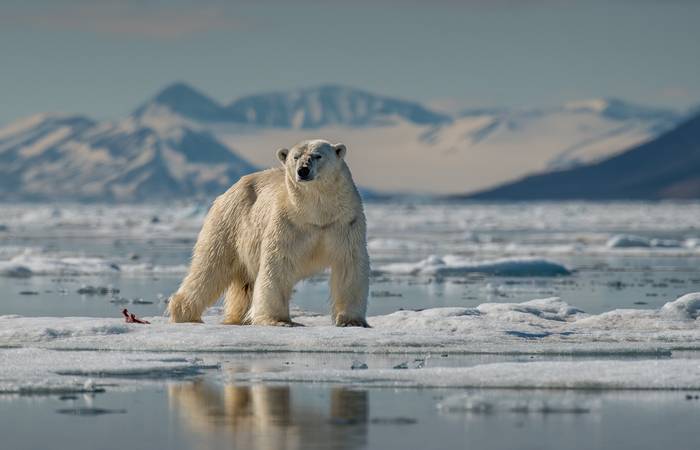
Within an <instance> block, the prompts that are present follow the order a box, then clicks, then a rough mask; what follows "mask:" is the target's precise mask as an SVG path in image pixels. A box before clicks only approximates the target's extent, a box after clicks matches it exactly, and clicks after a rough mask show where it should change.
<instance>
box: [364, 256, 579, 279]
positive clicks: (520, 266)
mask: <svg viewBox="0 0 700 450" xmlns="http://www.w3.org/2000/svg"><path fill="white" fill-rule="evenodd" d="M377 271H379V272H385V273H393V274H404V275H437V276H448V277H449V276H460V275H464V274H467V273H485V274H491V275H500V276H511V277H513V276H543V277H551V276H559V275H570V274H571V271H570V270H569V269H567V268H566V266H564V265H562V264H559V263H557V262H553V261H549V260H547V259H542V258H502V259H496V260H493V261H482V262H475V261H471V260H468V259H466V258H463V257H460V256H456V255H445V256H443V257H439V256H435V255H431V256H429V257H428V258H426V259H424V260H421V261H418V262H416V263H393V264H387V265H383V266H380V267H379V268H378V269H377Z"/></svg>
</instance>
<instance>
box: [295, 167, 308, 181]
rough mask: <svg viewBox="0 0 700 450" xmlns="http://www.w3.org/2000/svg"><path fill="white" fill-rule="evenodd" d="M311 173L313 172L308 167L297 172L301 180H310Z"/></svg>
mask: <svg viewBox="0 0 700 450" xmlns="http://www.w3.org/2000/svg"><path fill="white" fill-rule="evenodd" d="M309 173H311V171H310V170H309V168H308V167H300V168H299V170H297V175H299V179H300V180H308V179H309Z"/></svg>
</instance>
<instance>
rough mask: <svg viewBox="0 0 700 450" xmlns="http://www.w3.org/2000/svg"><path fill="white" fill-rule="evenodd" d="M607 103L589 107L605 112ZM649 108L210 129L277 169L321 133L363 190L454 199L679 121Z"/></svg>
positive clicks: (583, 160)
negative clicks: (344, 148) (296, 146)
mask: <svg viewBox="0 0 700 450" xmlns="http://www.w3.org/2000/svg"><path fill="white" fill-rule="evenodd" d="M608 102H609V101H606V100H601V101H598V100H596V101H591V102H590V103H592V104H593V105H596V106H598V107H599V108H600V107H603V106H604V105H608ZM628 105H629V104H628ZM606 107H607V106H604V108H606ZM604 108H602V109H603V110H604ZM631 108H632V106H628V109H631ZM646 109H648V108H644V107H640V109H639V114H632V113H631V112H630V113H629V114H628V116H627V117H626V118H624V119H621V118H611V117H608V114H607V113H605V112H601V109H596V108H590V107H588V108H584V107H582V105H573V106H572V105H564V106H557V107H551V108H538V109H522V110H521V109H510V110H509V109H500V110H483V109H482V110H478V111H474V110H473V111H470V112H464V113H463V114H461V115H459V116H457V117H455V118H454V119H453V120H452V121H451V122H450V123H447V124H442V125H435V126H433V125H416V124H414V123H411V122H408V121H405V120H397V121H396V122H395V123H394V124H392V125H386V126H382V127H372V126H362V127H349V126H339V125H333V126H324V127H322V128H318V129H315V130H314V131H313V132H310V131H309V130H307V129H284V128H257V129H254V130H246V129H241V128H240V127H239V128H235V129H229V130H227V129H225V128H223V127H211V128H210V129H212V131H214V132H215V133H216V134H217V136H218V137H219V139H221V140H222V141H223V142H225V143H227V144H228V145H230V146H232V147H235V148H236V149H237V150H238V151H239V152H240V153H241V154H242V155H243V156H244V157H246V158H248V159H249V160H250V161H251V162H253V163H254V164H257V165H261V166H267V165H272V164H276V161H275V159H274V149H276V148H278V147H281V146H287V145H291V144H292V143H294V142H296V141H298V140H301V139H308V138H309V137H317V136H318V137H323V138H326V139H329V140H333V141H340V142H344V143H346V144H347V145H348V147H349V151H348V161H349V163H350V167H351V168H352V170H353V175H354V176H355V178H356V180H357V182H358V183H360V184H362V185H364V186H369V187H372V188H375V189H378V190H380V191H385V192H413V193H432V194H454V193H460V192H465V191H477V190H483V189H486V188H490V187H493V186H497V185H500V184H503V183H506V182H510V181H513V180H516V179H518V178H521V177H523V176H526V175H530V174H532V173H541V172H544V171H550V170H553V169H564V168H571V167H576V166H579V165H583V164H588V163H592V162H596V161H599V160H601V159H605V158H606V157H609V156H612V155H615V154H618V153H619V152H620V151H623V150H624V149H626V148H629V147H632V146H635V145H638V144H640V143H642V142H646V141H648V140H650V139H653V138H654V137H656V136H657V135H658V133H659V130H665V129H669V128H672V127H673V126H675V124H677V123H678V120H679V117H680V115H678V114H676V113H673V112H670V111H667V110H658V113H657V114H654V115H650V114H646V113H644V111H645V110H646ZM645 114H646V115H645Z"/></svg>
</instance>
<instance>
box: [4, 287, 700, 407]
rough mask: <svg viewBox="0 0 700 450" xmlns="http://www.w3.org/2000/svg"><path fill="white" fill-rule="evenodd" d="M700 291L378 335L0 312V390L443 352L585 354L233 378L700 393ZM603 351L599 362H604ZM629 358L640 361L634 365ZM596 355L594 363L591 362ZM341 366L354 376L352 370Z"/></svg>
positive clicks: (393, 328) (507, 310)
mask: <svg viewBox="0 0 700 450" xmlns="http://www.w3.org/2000/svg"><path fill="white" fill-rule="evenodd" d="M699 314H700V293H691V294H686V295H684V296H682V297H680V298H678V299H676V300H673V301H670V302H668V303H666V304H665V305H664V306H663V307H662V308H660V309H658V310H638V309H634V310H633V309H618V310H613V311H609V312H606V313H603V314H599V315H589V314H586V313H585V312H583V311H581V310H580V309H578V308H575V307H573V306H570V305H568V304H567V303H565V302H564V301H562V300H561V299H559V298H546V299H537V300H531V301H528V302H524V303H485V304H482V305H479V306H478V307H476V308H464V307H451V308H432V309H425V310H420V311H397V312H394V313H392V314H387V315H381V316H374V317H370V318H369V319H368V321H369V323H370V324H371V325H372V327H373V328H371V329H360V328H337V327H334V326H332V325H331V321H330V318H329V317H328V316H320V315H314V314H311V313H305V312H298V313H297V315H296V317H295V318H294V319H295V320H296V321H298V322H300V323H302V324H304V325H305V327H303V328H301V327H300V328H279V327H256V326H230V325H221V324H219V321H220V317H219V316H217V315H211V316H206V317H205V322H206V323H204V324H170V323H168V322H167V320H166V318H163V317H153V318H149V320H150V321H151V322H152V324H151V325H138V324H126V323H122V321H121V319H116V318H115V319H99V318H90V317H74V318H54V317H20V316H0V347H1V349H0V391H2V392H6V393H7V392H33V391H37V392H47V391H48V392H52V391H61V390H71V389H72V390H78V391H80V390H89V389H94V384H90V383H87V384H86V382H88V381H89V380H90V379H91V378H94V377H107V378H119V379H123V378H127V379H133V377H135V376H138V377H142V378H143V377H145V378H154V377H155V378H162V377H174V376H183V375H185V376H187V375H188V374H192V373H196V372H197V371H199V370H204V369H206V368H210V367H211V364H209V365H206V364H204V363H202V361H201V360H199V359H198V358H197V356H198V355H199V356H201V355H210V357H209V359H214V360H215V359H216V357H215V356H212V355H216V354H221V353H232V352H256V353H261V352H324V353H333V354H335V353H352V354H356V355H361V354H367V353H372V354H401V355H423V356H425V355H441V354H510V355H514V354H520V355H528V354H529V355H539V356H538V358H539V357H540V356H542V357H544V356H546V355H570V356H571V357H582V356H585V357H587V358H588V359H581V358H578V359H576V358H575V359H574V360H570V361H538V360H533V361H532V362H524V363H522V362H518V363H492V364H480V365H476V366H472V367H461V368H444V367H430V365H426V366H425V367H423V368H413V369H411V368H409V369H407V370H398V369H393V368H392V367H386V368H374V367H370V368H369V369H368V370H360V371H354V370H337V369H333V370H326V369H318V370H313V371H311V372H305V371H297V370H295V369H288V370H286V371H284V372H279V373H277V372H274V373H267V372H263V373H254V374H242V375H241V374H238V375H236V376H237V378H236V379H237V380H238V381H257V380H263V381H281V382H289V381H323V382H338V381H340V382H352V383H374V384H377V383H380V384H381V383H383V384H386V383H389V384H397V385H404V386H444V387H450V386H452V387H467V386H473V387H518V388H529V387H532V388H547V387H558V388H601V389H602V388H634V389H691V388H692V389H695V388H700V359H688V358H686V359H678V358H669V356H670V355H671V353H672V352H674V351H676V350H691V351H693V350H694V351H697V350H700V327H699V326H698V315H699ZM603 355H605V356H606V357H605V359H600V357H601V356H603ZM630 356H634V357H635V359H633V360H632V359H630V358H629V357H630ZM594 357H597V358H598V359H597V360H593V359H592V358H594ZM348 369H350V368H349V367H348Z"/></svg>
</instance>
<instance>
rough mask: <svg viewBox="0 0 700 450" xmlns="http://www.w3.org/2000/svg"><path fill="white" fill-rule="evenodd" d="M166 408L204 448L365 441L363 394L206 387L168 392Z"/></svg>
mask: <svg viewBox="0 0 700 450" xmlns="http://www.w3.org/2000/svg"><path fill="white" fill-rule="evenodd" d="M168 395H169V399H170V408H171V409H172V410H176V411H177V413H178V416H179V417H180V419H181V421H182V422H184V423H185V425H186V426H187V427H188V428H189V429H191V430H192V431H194V432H195V433H196V435H195V436H194V440H195V441H197V442H201V441H202V440H204V441H205V442H206V443H207V446H206V447H207V448H209V447H212V446H213V447H222V448H237V449H252V448H261V449H309V448H314V447H317V448H328V449H353V448H361V447H364V446H365V445H366V441H367V439H366V438H367V422H368V417H369V399H368V393H367V391H358V390H351V389H347V388H341V387H338V388H332V389H330V393H329V395H319V393H318V391H317V390H314V391H312V390H308V389H304V388H303V387H299V388H295V389H291V388H290V387H289V386H265V385H262V384H260V385H252V386H235V385H225V386H220V385H218V384H215V383H211V382H206V381H196V382H194V383H189V384H178V385H173V386H170V387H169V388H168Z"/></svg>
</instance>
